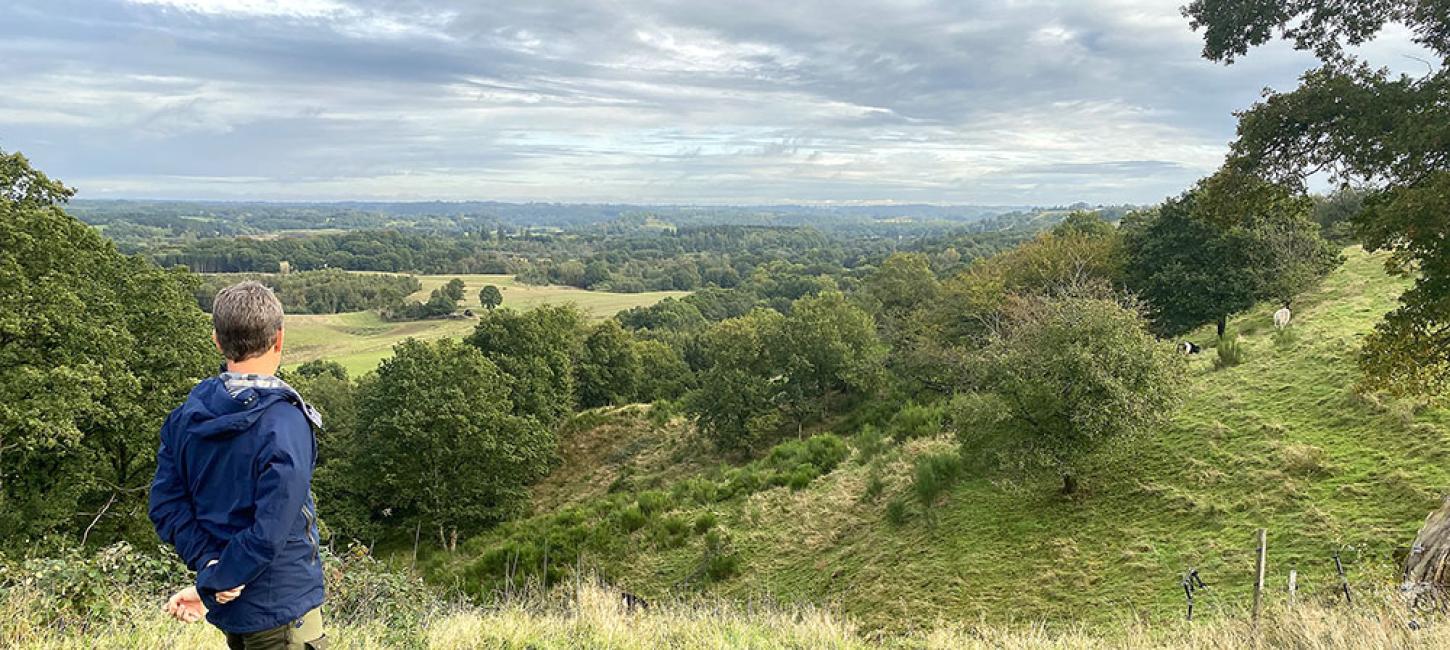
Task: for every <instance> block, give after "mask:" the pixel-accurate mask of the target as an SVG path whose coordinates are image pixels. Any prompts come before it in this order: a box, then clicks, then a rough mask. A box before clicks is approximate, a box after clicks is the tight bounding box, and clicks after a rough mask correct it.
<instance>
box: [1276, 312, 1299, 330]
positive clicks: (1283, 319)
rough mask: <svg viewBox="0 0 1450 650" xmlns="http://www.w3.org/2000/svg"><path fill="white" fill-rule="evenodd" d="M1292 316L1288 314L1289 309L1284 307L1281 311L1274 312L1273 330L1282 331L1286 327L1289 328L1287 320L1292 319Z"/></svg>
mask: <svg viewBox="0 0 1450 650" xmlns="http://www.w3.org/2000/svg"><path fill="white" fill-rule="evenodd" d="M1293 316H1294V315H1293V314H1291V313H1290V312H1289V308H1288V307H1285V308H1283V309H1280V310H1279V311H1276V312H1274V329H1279V330H1281V329H1284V328H1285V327H1288V326H1289V319H1290V318H1293Z"/></svg>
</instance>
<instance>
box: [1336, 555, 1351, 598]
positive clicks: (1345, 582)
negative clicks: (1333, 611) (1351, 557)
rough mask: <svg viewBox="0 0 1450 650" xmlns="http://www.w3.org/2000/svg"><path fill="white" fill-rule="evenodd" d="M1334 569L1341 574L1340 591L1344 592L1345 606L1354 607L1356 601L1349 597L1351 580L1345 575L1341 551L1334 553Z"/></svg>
mask: <svg viewBox="0 0 1450 650" xmlns="http://www.w3.org/2000/svg"><path fill="white" fill-rule="evenodd" d="M1334 569H1335V570H1336V571H1338V572H1339V589H1340V591H1343V592H1344V604H1346V605H1353V604H1354V599H1353V598H1351V597H1350V595H1349V578H1347V577H1345V575H1344V562H1342V561H1340V559H1339V551H1335V552H1334Z"/></svg>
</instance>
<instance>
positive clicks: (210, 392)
mask: <svg viewBox="0 0 1450 650" xmlns="http://www.w3.org/2000/svg"><path fill="white" fill-rule="evenodd" d="M293 395H295V393H293V392H291V391H287V390H269V389H256V388H246V389H243V390H242V391H241V392H239V393H237V394H236V396H233V395H232V394H231V393H229V392H227V387H226V384H225V382H223V381H222V379H221V378H220V377H210V378H208V379H206V380H204V381H202V382H201V383H199V384H197V385H196V387H195V388H192V389H191V394H190V395H188V396H187V398H186V403H185V404H183V405H182V407H181V410H182V413H181V418H182V422H183V423H185V427H186V430H187V431H190V432H191V433H192V434H194V435H198V436H201V437H204V438H228V437H231V436H235V435H237V434H239V433H245V432H246V431H249V430H251V428H252V425H253V424H256V422H257V419H258V418H260V417H262V414H263V413H265V412H266V410H267V407H269V406H271V405H273V404H275V403H277V402H279V401H291V400H292V399H293ZM296 403H297V405H298V406H299V407H301V408H303V410H304V412H306V411H310V410H311V409H310V408H307V407H305V406H303V404H302V401H301V399H300V397H299V398H297V399H296ZM308 419H312V418H311V414H310V413H309V418H308Z"/></svg>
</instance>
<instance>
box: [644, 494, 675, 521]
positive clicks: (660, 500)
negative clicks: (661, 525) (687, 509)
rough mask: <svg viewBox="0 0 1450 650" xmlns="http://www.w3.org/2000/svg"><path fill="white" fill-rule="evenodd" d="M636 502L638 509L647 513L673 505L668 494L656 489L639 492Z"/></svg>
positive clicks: (660, 510) (655, 512)
mask: <svg viewBox="0 0 1450 650" xmlns="http://www.w3.org/2000/svg"><path fill="white" fill-rule="evenodd" d="M636 503H638V504H639V509H640V511H641V512H643V513H644V514H647V515H654V514H658V513H661V512H664V511H666V510H669V509H671V508H672V507H673V506H674V504H673V503H672V502H671V501H670V495H668V494H665V493H664V492H660V491H658V490H650V491H649V492H644V493H641V494H640V495H639V499H638V500H637V501H636Z"/></svg>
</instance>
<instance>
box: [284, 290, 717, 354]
mask: <svg viewBox="0 0 1450 650" xmlns="http://www.w3.org/2000/svg"><path fill="white" fill-rule="evenodd" d="M416 277H417V278H418V281H419V283H421V284H422V285H423V288H422V289H421V290H420V291H419V292H418V293H416V294H413V295H412V296H411V299H414V300H427V299H428V294H429V293H430V292H432V291H433V290H434V289H436V288H438V287H440V286H443V285H444V284H445V283H447V282H448V281H449V280H452V279H453V278H459V279H461V280H463V282H464V285H465V288H464V299H463V300H462V301H461V302H460V305H461V306H462V307H463V308H466V309H474V310H478V309H480V308H481V307H480V305H479V302H478V291H479V289H481V288H483V286H484V285H487V284H492V285H496V286H497V287H498V288H499V290H500V291H502V292H503V297H504V301H503V306H504V307H506V308H511V309H519V310H528V309H532V308H534V307H537V306H539V305H545V304H563V303H572V304H574V305H576V306H578V307H579V308H580V309H582V310H584V312H585V313H587V314H589V316H590V317H592V318H594V319H596V320H603V319H605V318H609V317H610V316H613V315H614V314H616V313H618V312H620V311H623V310H625V309H629V308H631V307H639V306H647V305H652V304H654V303H656V302H659V301H660V300H663V299H665V298H668V297H680V296H685V295H688V293H689V292H686V291H653V292H646V293H606V292H603V291H587V290H584V289H577V288H574V287H561V286H533V285H526V284H521V283H519V282H518V281H516V280H514V278H513V276H510V275H419V276H416ZM474 323H475V320H474V319H458V320H451V319H444V320H424V321H405V322H388V321H384V320H383V319H382V318H380V317H379V316H378V314H377V312H375V311H360V312H349V313H345V314H317V315H314V314H298V315H295V316H288V317H287V360H286V363H287V365H288V366H296V365H297V364H301V363H304V362H307V361H312V360H314V359H331V360H333V361H337V362H338V363H341V364H342V365H343V366H344V367H346V368H347V371H348V373H349V374H352V375H354V376H356V375H361V374H363V373H366V372H368V371H369V370H372V369H373V368H375V367H377V365H378V363H379V362H380V361H382V360H383V359H385V358H387V357H388V356H389V355H391V354H392V353H393V346H394V345H396V344H398V343H400V342H402V341H403V340H405V339H408V338H410V337H411V338H418V339H424V340H433V339H439V338H443V337H462V336H466V335H467V334H468V333H469V332H471V331H473V325H474Z"/></svg>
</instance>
